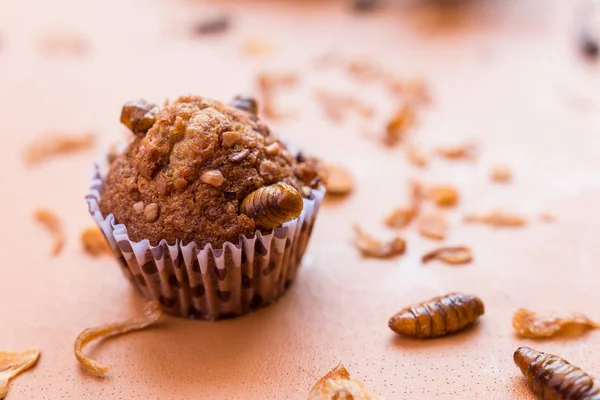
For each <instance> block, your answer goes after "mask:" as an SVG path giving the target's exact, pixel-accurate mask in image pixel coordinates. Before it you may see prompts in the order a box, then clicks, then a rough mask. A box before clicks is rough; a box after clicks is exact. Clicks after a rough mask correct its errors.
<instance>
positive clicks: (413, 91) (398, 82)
mask: <svg viewBox="0 0 600 400" xmlns="http://www.w3.org/2000/svg"><path fill="white" fill-rule="evenodd" d="M384 80H385V82H386V86H387V88H388V89H389V90H390V92H392V94H394V95H395V96H398V97H402V98H404V99H407V100H409V101H410V102H412V103H415V104H429V103H431V95H430V94H429V87H428V86H427V83H426V82H425V80H424V79H422V78H416V77H415V78H411V79H398V78H395V77H393V76H390V75H388V76H386V77H385V79H384Z"/></svg>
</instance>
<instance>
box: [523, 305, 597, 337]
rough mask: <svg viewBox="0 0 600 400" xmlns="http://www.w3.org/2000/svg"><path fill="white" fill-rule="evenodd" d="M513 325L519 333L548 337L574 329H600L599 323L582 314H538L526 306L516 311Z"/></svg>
mask: <svg viewBox="0 0 600 400" xmlns="http://www.w3.org/2000/svg"><path fill="white" fill-rule="evenodd" d="M512 325H513V328H515V331H517V335H519V336H521V337H526V338H548V337H552V336H557V335H560V334H562V333H570V332H573V331H578V332H584V331H586V330H588V329H600V324H599V323H597V322H594V321H592V320H590V319H589V318H588V317H586V316H585V315H582V314H568V315H562V316H560V315H556V314H553V315H538V314H537V313H535V312H533V311H531V310H527V309H525V308H519V309H518V310H517V311H516V312H515V314H514V315H513V320H512Z"/></svg>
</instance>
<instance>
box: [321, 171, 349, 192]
mask: <svg viewBox="0 0 600 400" xmlns="http://www.w3.org/2000/svg"><path fill="white" fill-rule="evenodd" d="M324 168H325V175H326V177H327V179H326V185H325V186H326V188H327V194H333V195H347V194H350V193H351V192H352V190H354V181H353V179H352V175H350V173H349V172H348V170H346V168H344V167H342V166H341V165H337V164H326V165H325V167H324Z"/></svg>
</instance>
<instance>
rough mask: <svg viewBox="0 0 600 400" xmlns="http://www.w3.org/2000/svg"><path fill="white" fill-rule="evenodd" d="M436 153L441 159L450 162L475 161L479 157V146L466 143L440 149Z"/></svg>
mask: <svg viewBox="0 0 600 400" xmlns="http://www.w3.org/2000/svg"><path fill="white" fill-rule="evenodd" d="M436 151H437V153H438V154H439V155H440V156H441V157H444V158H447V159H449V160H474V159H475V158H476V156H477V151H478V146H477V145H476V144H475V143H465V144H458V145H454V146H445V147H438V148H437V149H436Z"/></svg>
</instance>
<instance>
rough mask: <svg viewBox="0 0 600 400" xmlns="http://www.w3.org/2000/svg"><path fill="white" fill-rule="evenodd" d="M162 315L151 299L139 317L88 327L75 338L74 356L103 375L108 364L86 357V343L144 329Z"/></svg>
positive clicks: (86, 367)
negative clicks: (84, 351)
mask: <svg viewBox="0 0 600 400" xmlns="http://www.w3.org/2000/svg"><path fill="white" fill-rule="evenodd" d="M161 315H162V310H161V308H160V304H159V303H158V301H152V302H150V303H148V304H147V305H146V307H144V316H143V317H139V318H131V319H127V320H125V321H123V322H116V323H112V324H106V325H102V326H100V327H97V328H88V329H86V330H84V331H83V332H81V333H80V334H79V336H77V339H76V340H75V346H74V348H75V357H76V358H77V361H79V363H80V364H81V367H82V368H83V369H84V370H86V371H87V372H89V373H90V374H92V375H95V376H103V375H105V374H106V373H107V372H108V371H109V370H110V366H109V365H105V364H101V363H99V362H98V361H95V360H93V359H91V358H89V357H87V356H86V355H85V354H84V353H83V350H84V348H85V346H87V344H88V343H90V342H92V341H94V340H96V339H106V338H109V337H111V336H116V335H121V334H123V333H127V332H130V331H134V330H140V329H144V328H146V327H149V326H151V325H153V324H155V323H156V322H157V321H158V320H159V318H160V317H161Z"/></svg>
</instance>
